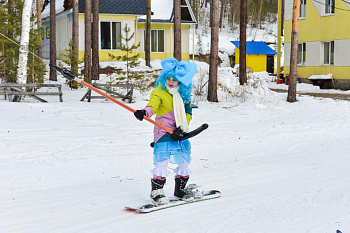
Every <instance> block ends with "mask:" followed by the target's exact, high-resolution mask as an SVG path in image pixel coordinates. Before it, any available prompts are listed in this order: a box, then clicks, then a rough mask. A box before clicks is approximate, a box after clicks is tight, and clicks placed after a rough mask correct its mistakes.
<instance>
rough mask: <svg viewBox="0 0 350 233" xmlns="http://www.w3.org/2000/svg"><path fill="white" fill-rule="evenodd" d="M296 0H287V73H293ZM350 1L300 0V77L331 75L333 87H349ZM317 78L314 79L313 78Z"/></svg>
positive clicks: (304, 78) (285, 48) (301, 79)
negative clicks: (293, 30)
mask: <svg viewBox="0 0 350 233" xmlns="http://www.w3.org/2000/svg"><path fill="white" fill-rule="evenodd" d="M292 10H293V0H286V1H285V15H284V20H285V21H284V22H285V30H284V31H285V34H284V65H285V66H284V73H285V75H286V74H287V75H288V74H289V72H290V48H291V32H292V15H293V12H292ZM349 11H350V3H349V2H346V1H335V0H318V1H311V0H301V4H300V16H299V33H298V34H299V36H298V60H297V63H298V65H297V76H298V78H299V79H300V81H301V82H310V80H308V78H309V77H311V76H312V75H328V74H332V75H331V76H332V78H333V80H332V81H330V82H332V85H333V87H335V88H339V89H343V90H349V89H350V56H349V54H350V33H349V32H350V24H349V21H350V12H349ZM314 81H315V80H314Z"/></svg>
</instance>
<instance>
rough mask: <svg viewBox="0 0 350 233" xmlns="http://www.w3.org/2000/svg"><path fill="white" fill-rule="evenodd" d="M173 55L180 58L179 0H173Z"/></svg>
mask: <svg viewBox="0 0 350 233" xmlns="http://www.w3.org/2000/svg"><path fill="white" fill-rule="evenodd" d="M174 57H175V58H176V59H177V60H178V61H180V60H181V0H174Z"/></svg>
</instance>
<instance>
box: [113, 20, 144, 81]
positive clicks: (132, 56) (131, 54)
mask: <svg viewBox="0 0 350 233" xmlns="http://www.w3.org/2000/svg"><path fill="white" fill-rule="evenodd" d="M123 31H124V33H125V37H124V36H123V35H121V36H120V37H121V39H122V41H123V40H124V41H125V43H120V45H119V46H117V48H118V49H120V50H121V51H123V52H124V53H125V54H124V55H123V56H115V55H113V54H111V53H109V56H110V57H111V58H112V59H116V60H117V61H125V62H126V77H127V81H129V79H130V78H133V77H138V76H135V75H133V74H132V72H130V68H134V67H136V66H138V65H139V64H140V62H138V61H137V60H138V58H139V54H138V53H137V49H138V48H139V47H140V43H138V44H137V45H135V44H132V45H130V43H131V40H133V38H134V35H135V33H132V34H131V35H130V36H129V33H130V28H129V27H128V25H127V24H125V27H124V28H123Z"/></svg>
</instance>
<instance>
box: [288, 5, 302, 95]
mask: <svg viewBox="0 0 350 233" xmlns="http://www.w3.org/2000/svg"><path fill="white" fill-rule="evenodd" d="M299 9H300V0H294V2H293V20H292V38H291V49H290V72H289V87H288V97H287V101H288V102H295V101H296V100H297V94H296V93H297V57H298V35H299Z"/></svg>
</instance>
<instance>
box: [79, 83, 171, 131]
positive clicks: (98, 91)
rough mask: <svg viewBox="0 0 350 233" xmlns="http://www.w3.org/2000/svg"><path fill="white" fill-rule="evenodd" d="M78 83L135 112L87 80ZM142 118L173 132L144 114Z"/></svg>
mask: <svg viewBox="0 0 350 233" xmlns="http://www.w3.org/2000/svg"><path fill="white" fill-rule="evenodd" d="M80 83H81V84H83V85H84V86H86V87H88V88H89V89H91V90H93V91H95V92H97V93H98V94H100V95H102V96H104V97H106V98H107V99H109V100H111V101H113V102H114V103H116V104H118V105H120V106H122V107H123V108H126V109H127V110H129V111H130V112H132V113H134V112H136V110H135V109H133V108H131V107H129V106H128V105H126V104H124V103H122V102H120V101H119V100H117V99H114V98H113V97H112V96H110V95H107V94H106V93H104V92H103V91H101V90H99V89H97V88H96V87H94V86H92V85H90V84H88V83H87V82H85V81H81V82H80ZM144 119H145V120H147V121H149V122H151V123H152V124H154V125H156V126H158V127H159V128H162V129H164V130H165V131H167V132H168V133H170V134H173V131H172V130H170V129H168V128H167V127H165V126H163V125H161V124H159V123H158V122H156V121H154V120H152V119H151V118H149V117H147V116H145V117H144Z"/></svg>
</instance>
